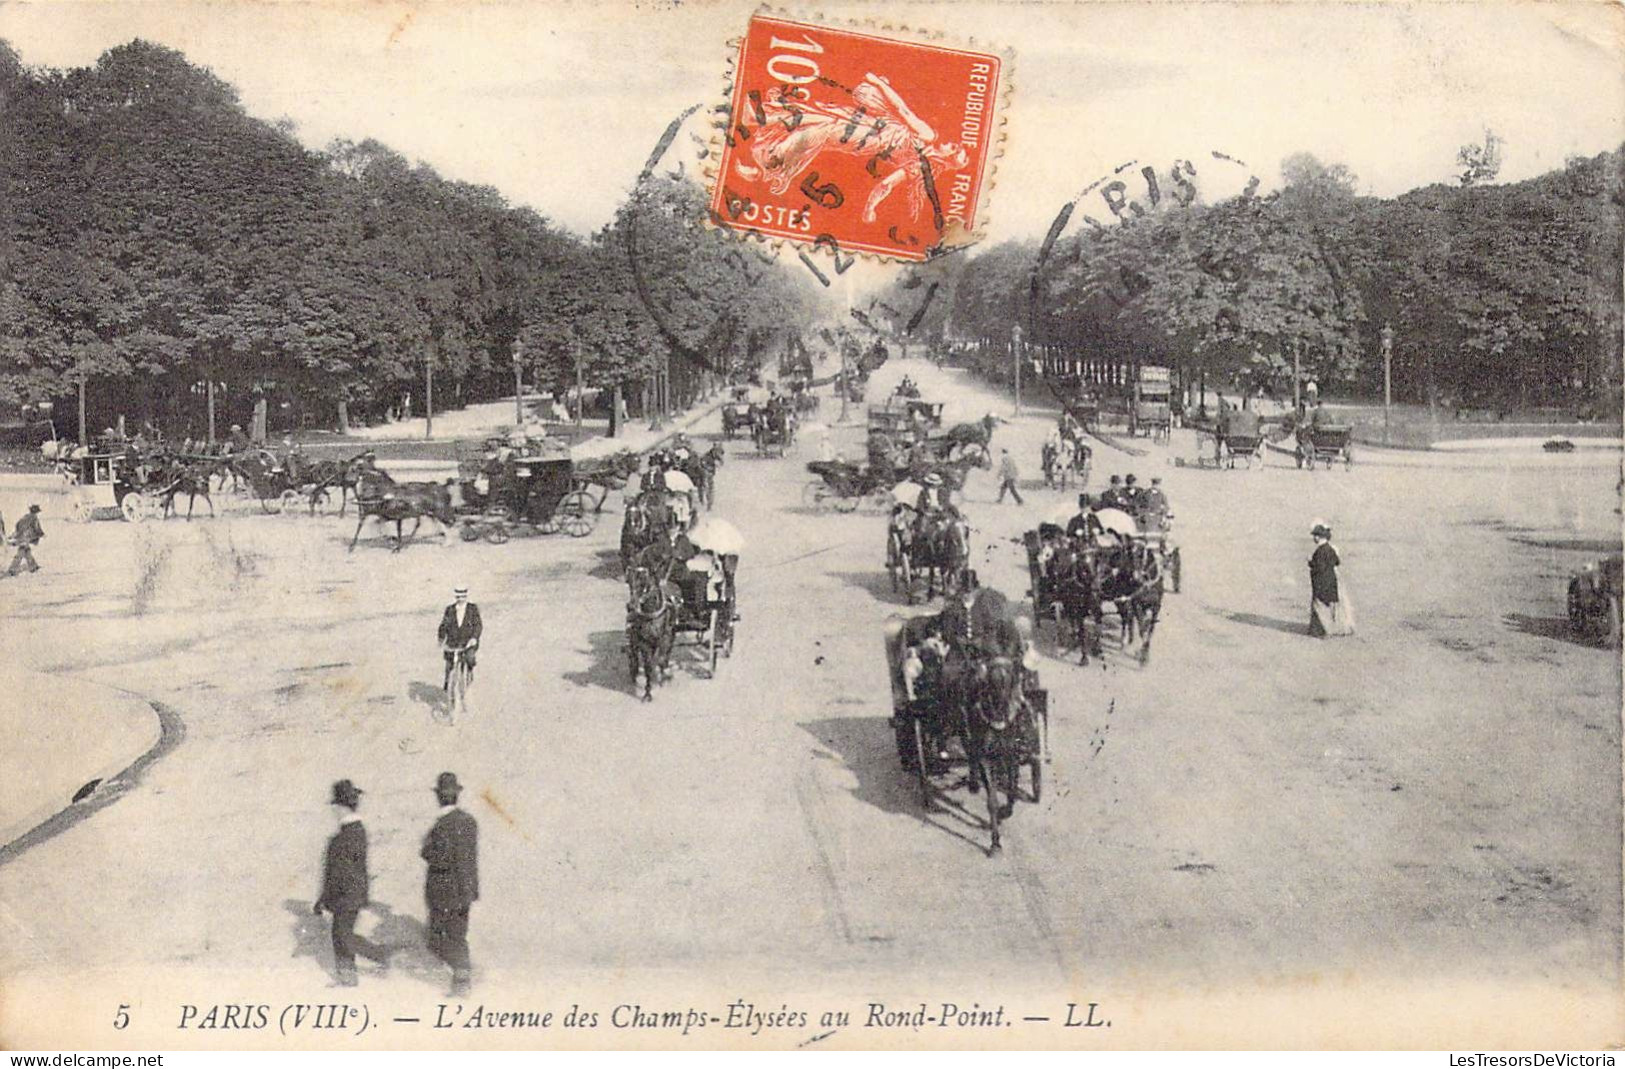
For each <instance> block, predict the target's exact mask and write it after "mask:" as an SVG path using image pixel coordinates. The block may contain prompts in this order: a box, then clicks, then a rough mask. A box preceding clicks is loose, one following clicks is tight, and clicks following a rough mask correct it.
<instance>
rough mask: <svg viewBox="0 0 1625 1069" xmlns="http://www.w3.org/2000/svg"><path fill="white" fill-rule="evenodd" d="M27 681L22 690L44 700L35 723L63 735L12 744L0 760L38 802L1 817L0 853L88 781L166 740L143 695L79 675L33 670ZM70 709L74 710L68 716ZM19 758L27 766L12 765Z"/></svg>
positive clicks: (122, 768)
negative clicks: (49, 675)
mask: <svg viewBox="0 0 1625 1069" xmlns="http://www.w3.org/2000/svg"><path fill="white" fill-rule="evenodd" d="M22 678H23V679H24V680H25V681H26V682H27V686H26V687H25V688H24V691H25V692H27V693H29V694H31V695H33V696H35V697H36V698H37V699H41V700H37V701H36V702H35V703H34V708H33V709H32V712H33V713H34V714H35V715H36V720H37V722H38V723H41V724H48V725H51V726H54V727H56V728H59V729H60V734H61V738H60V739H56V738H52V739H49V740H48V741H47V744H46V745H43V746H41V745H36V746H34V747H32V748H31V749H29V750H26V751H25V752H23V753H18V752H17V750H16V749H14V750H12V753H11V756H10V757H8V758H6V759H4V760H0V772H3V773H4V775H5V777H6V781H7V782H10V783H17V784H21V785H22V786H23V788H24V790H23V796H24V797H25V798H31V799H34V801H32V802H25V803H23V805H22V806H20V807H19V808H18V809H16V810H15V811H14V812H9V813H5V814H0V820H3V821H4V823H3V824H0V850H4V849H6V848H9V847H11V846H12V845H13V844H15V843H16V842H18V841H19V840H21V839H23V838H24V837H26V836H27V835H28V834H29V833H30V832H32V831H34V830H35V829H36V828H39V827H40V826H41V825H43V824H45V823H47V822H49V821H50V820H51V819H52V818H54V817H56V816H57V815H58V814H60V813H63V812H65V811H67V810H70V809H72V808H73V806H74V804H75V799H74V796H75V795H76V794H77V793H78V792H79V791H80V790H81V789H82V788H83V787H84V786H86V785H87V784H90V783H92V782H94V781H98V780H99V781H102V782H106V781H108V780H111V779H114V778H115V777H117V776H119V775H121V774H123V773H124V772H127V771H128V770H129V769H131V768H132V767H134V766H135V765H137V764H139V763H140V762H141V761H142V760H143V759H144V758H145V757H146V756H147V755H149V754H151V753H152V752H153V751H154V750H155V749H157V748H158V747H159V746H161V745H162V744H163V734H164V732H163V721H162V719H161V718H160V717H159V715H158V713H157V711H156V710H155V709H154V708H153V707H152V705H151V704H150V703H149V702H147V701H146V700H145V699H143V698H140V697H139V696H137V695H133V694H128V693H126V692H123V691H120V690H117V689H115V688H113V687H108V686H104V685H102V684H99V683H91V682H88V681H85V680H80V679H64V678H53V679H49V680H48V681H47V680H46V677H43V676H38V675H35V674H34V673H23V675H22ZM64 708H71V709H72V710H74V712H73V713H69V714H64V713H63V709H64ZM41 713H43V715H39V714H41ZM47 730H49V729H47ZM35 739H36V741H37V740H38V739H39V736H38V735H36V736H35ZM80 760H83V761H85V762H87V763H85V764H79V763H78V762H79V761H80ZM19 761H20V762H22V763H23V767H15V766H14V764H13V763H14V762H19ZM91 797H94V794H92V795H91Z"/></svg>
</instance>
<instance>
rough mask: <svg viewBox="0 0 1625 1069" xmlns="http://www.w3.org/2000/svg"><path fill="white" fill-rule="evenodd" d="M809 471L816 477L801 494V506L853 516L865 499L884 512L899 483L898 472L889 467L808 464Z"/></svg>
mask: <svg viewBox="0 0 1625 1069" xmlns="http://www.w3.org/2000/svg"><path fill="white" fill-rule="evenodd" d="M807 470H808V471H809V472H811V473H812V474H813V475H815V476H817V477H816V478H814V479H812V480H810V481H808V483H807V485H806V486H804V487H803V488H802V491H801V500H802V503H803V504H805V505H806V506H807V507H808V508H811V509H821V508H823V507H824V506H825V505H826V504H830V505H833V506H834V508H835V511H837V512H852V511H854V510H855V509H856V508H857V507H858V506H859V505H860V504H862V503H863V500H864V498H869V499H870V500H871V501H872V502H873V503H874V505H875V506H876V507H877V508H885V507H886V505H887V504H888V503H889V502H890V501H891V495H890V493H889V491H890V489H891V486H892V484H893V483H895V482H896V481H897V477H896V471H895V469H893V468H891V467H889V466H877V465H874V464H853V463H850V462H848V461H842V460H813V461H809V462H808V463H807Z"/></svg>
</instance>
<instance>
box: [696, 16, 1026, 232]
mask: <svg viewBox="0 0 1625 1069" xmlns="http://www.w3.org/2000/svg"><path fill="white" fill-rule="evenodd" d="M1004 82H1005V64H1004V62H1003V61H1002V60H1001V57H1000V56H999V55H997V54H995V53H992V52H981V51H970V50H966V49H962V48H951V47H947V46H945V45H939V44H935V43H921V42H917V41H912V40H905V39H900V38H894V37H885V36H877V35H875V34H872V33H864V32H857V31H854V30H847V29H839V28H834V27H828V26H818V25H813V24H811V23H804V22H793V21H789V20H786V19H779V18H772V17H768V16H765V15H757V16H755V17H753V18H752V19H751V20H750V26H749V29H748V30H747V32H746V34H745V37H744V40H743V42H742V43H741V45H740V49H739V57H738V60H737V62H736V64H735V67H734V81H733V88H732V103H731V108H730V111H729V113H728V116H727V125H726V127H725V128H724V131H723V138H722V143H723V147H722V158H721V160H720V162H719V164H718V167H717V171H716V174H715V178H714V182H713V186H712V189H711V206H710V207H711V217H712V220H713V221H714V222H715V223H717V224H718V225H720V226H725V227H730V228H733V229H736V230H742V231H750V232H754V233H758V234H762V235H764V236H767V237H771V238H778V239H786V240H789V241H792V242H798V243H805V244H811V245H818V246H822V247H827V248H830V249H832V250H833V251H835V252H837V253H841V252H867V253H874V254H878V255H882V256H886V257H892V258H896V259H903V260H915V261H920V260H926V259H928V258H930V257H931V256H933V255H936V254H938V253H941V252H944V251H947V250H949V249H953V248H957V247H960V246H963V245H966V244H969V243H971V242H972V241H974V240H975V237H976V233H977V228H978V226H979V225H981V224H982V223H983V222H984V217H985V215H986V210H985V200H986V196H987V192H988V189H989V186H990V184H991V177H992V165H993V162H994V160H995V159H996V157H997V148H998V137H999V129H998V123H999V121H1000V119H999V111H1000V99H1001V94H1002V92H1003V90H1004Z"/></svg>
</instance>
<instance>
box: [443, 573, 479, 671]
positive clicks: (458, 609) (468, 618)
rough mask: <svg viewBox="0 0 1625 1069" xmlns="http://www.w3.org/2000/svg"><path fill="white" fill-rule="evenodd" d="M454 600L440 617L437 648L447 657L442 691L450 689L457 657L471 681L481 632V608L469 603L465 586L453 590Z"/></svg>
mask: <svg viewBox="0 0 1625 1069" xmlns="http://www.w3.org/2000/svg"><path fill="white" fill-rule="evenodd" d="M451 593H452V597H453V598H454V599H455V600H454V601H453V602H452V603H451V604H450V605H447V606H446V611H445V613H444V614H442V615H441V617H440V631H439V638H440V648H441V649H442V650H443V651H444V652H445V655H446V678H445V682H443V683H442V684H441V689H442V690H445V691H450V690H451V670H452V667H453V666H454V665H455V664H456V663H457V654H458V652H461V653H462V655H463V663H464V664H465V665H467V666H468V679H469V682H470V683H473V681H474V652H475V650H476V649H478V648H479V644H480V632H481V630H482V629H483V625H482V624H481V622H480V607H479V606H478V605H475V604H474V603H473V602H471V601H469V600H468V587H466V586H459V587H455V588H453V589H452V592H451Z"/></svg>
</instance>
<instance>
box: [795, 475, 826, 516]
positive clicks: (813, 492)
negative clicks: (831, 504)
mask: <svg viewBox="0 0 1625 1069" xmlns="http://www.w3.org/2000/svg"><path fill="white" fill-rule="evenodd" d="M828 497H829V487H828V486H826V485H825V484H824V480H822V479H814V480H813V481H812V482H810V483H808V484H807V485H806V486H804V487H802V488H801V503H802V504H803V505H806V506H807V507H808V508H810V509H822V508H823V507H824V501H825V499H826V498H828Z"/></svg>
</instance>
